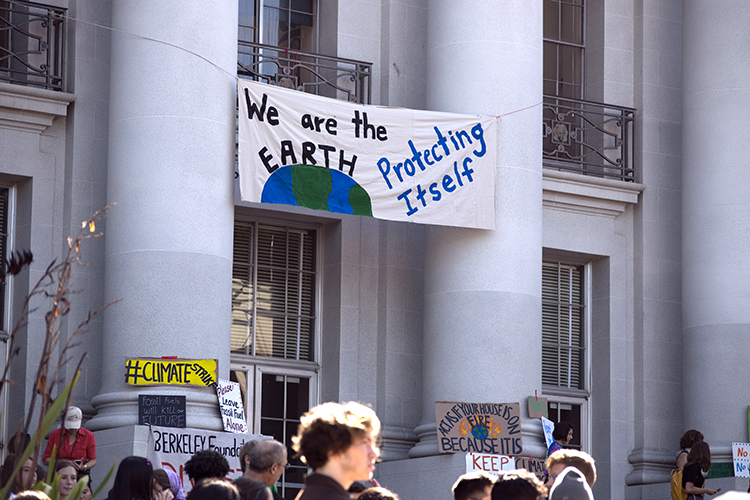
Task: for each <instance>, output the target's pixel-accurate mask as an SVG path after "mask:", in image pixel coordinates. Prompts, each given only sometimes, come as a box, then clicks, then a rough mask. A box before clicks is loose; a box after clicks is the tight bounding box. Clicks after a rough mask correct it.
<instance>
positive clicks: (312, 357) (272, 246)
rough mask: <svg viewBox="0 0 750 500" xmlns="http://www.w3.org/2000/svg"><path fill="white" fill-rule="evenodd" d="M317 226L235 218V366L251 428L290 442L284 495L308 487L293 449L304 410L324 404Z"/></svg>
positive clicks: (282, 484) (304, 468)
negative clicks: (320, 390) (319, 358)
mask: <svg viewBox="0 0 750 500" xmlns="http://www.w3.org/2000/svg"><path fill="white" fill-rule="evenodd" d="M316 233H317V231H316V230H315V229H314V228H302V227H289V226H279V225H271V224H264V223H260V222H257V221H243V220H238V221H236V222H235V228H234V263H233V271H232V333H231V352H232V366H231V374H230V378H231V380H233V381H236V382H238V383H239V384H240V388H241V391H242V396H243V400H244V402H245V407H246V413H247V417H248V427H249V429H250V432H251V433H258V434H264V435H267V436H273V437H274V438H275V439H277V440H278V441H280V442H282V443H284V444H286V446H287V449H288V460H289V463H290V465H291V466H290V468H289V469H287V470H286V471H285V472H284V474H283V475H282V477H281V482H280V488H279V492H280V494H281V495H282V496H283V497H284V498H287V499H289V500H292V499H294V498H295V497H296V495H297V493H298V492H299V490H300V489H301V488H302V487H303V485H304V475H305V474H306V473H307V466H306V465H305V464H303V463H302V462H301V461H300V460H299V459H298V458H294V452H293V451H292V437H293V436H294V435H295V434H296V432H297V426H298V425H299V419H300V416H301V415H302V414H303V413H305V412H306V411H308V410H309V409H310V408H311V407H312V406H314V405H315V404H317V397H318V396H317V394H318V378H317V373H318V364H317V363H316V344H315V342H316V337H317V335H316V332H317V329H318V326H317V321H318V317H317V314H316V308H317V302H318V301H317V294H318V291H317V287H318V277H317V272H316V269H317V262H316V259H317V252H316V245H317V241H316Z"/></svg>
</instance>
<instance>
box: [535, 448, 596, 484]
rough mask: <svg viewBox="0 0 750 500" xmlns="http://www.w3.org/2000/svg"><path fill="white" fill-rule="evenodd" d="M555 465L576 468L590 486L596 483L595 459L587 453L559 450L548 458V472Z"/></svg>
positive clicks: (546, 465)
mask: <svg viewBox="0 0 750 500" xmlns="http://www.w3.org/2000/svg"><path fill="white" fill-rule="evenodd" d="M555 464H563V465H564V466H565V467H575V468H576V469H578V470H579V471H581V474H583V475H584V477H585V478H586V482H587V483H589V486H591V487H593V486H594V483H595V482H596V465H595V462H594V459H593V457H592V456H591V455H589V454H588V453H586V452H585V451H578V450H564V449H563V450H557V451H556V452H554V453H553V454H552V455H550V456H549V457H547V462H546V464H545V467H546V468H547V470H550V469H551V468H552V466H553V465H555Z"/></svg>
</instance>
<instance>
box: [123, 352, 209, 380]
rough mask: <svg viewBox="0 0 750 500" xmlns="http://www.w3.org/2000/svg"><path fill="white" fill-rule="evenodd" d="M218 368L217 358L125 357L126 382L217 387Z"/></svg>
mask: <svg viewBox="0 0 750 500" xmlns="http://www.w3.org/2000/svg"><path fill="white" fill-rule="evenodd" d="M218 368H219V362H218V361H217V360H215V359H161V358H125V383H126V384H128V385H199V386H207V387H215V386H216V380H217V379H218V376H217V373H218Z"/></svg>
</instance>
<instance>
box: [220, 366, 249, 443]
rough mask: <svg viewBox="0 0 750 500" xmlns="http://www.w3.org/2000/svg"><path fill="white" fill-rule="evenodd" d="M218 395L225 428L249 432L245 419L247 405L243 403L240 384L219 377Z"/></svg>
mask: <svg viewBox="0 0 750 500" xmlns="http://www.w3.org/2000/svg"><path fill="white" fill-rule="evenodd" d="M216 395H217V396H218V398H219V407H220V409H221V420H222V421H223V422H224V430H225V431H227V432H234V433H237V434H245V433H246V432H247V420H246V419H245V407H244V405H243V404H242V392H241V391H240V384H238V383H237V382H230V381H229V380H223V379H219V383H218V384H216Z"/></svg>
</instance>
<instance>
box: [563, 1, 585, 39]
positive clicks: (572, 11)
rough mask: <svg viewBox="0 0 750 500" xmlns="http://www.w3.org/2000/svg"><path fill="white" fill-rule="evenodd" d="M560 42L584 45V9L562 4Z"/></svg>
mask: <svg viewBox="0 0 750 500" xmlns="http://www.w3.org/2000/svg"><path fill="white" fill-rule="evenodd" d="M560 14H561V15H560V17H561V22H560V41H563V42H569V43H576V44H579V45H583V7H576V6H573V5H566V4H562V5H561V8H560Z"/></svg>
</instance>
